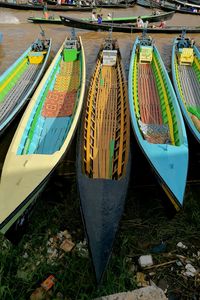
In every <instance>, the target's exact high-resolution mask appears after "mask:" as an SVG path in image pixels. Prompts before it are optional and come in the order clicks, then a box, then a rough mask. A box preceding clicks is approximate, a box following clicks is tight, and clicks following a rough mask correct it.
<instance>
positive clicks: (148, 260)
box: [138, 255, 153, 268]
mask: <svg viewBox="0 0 200 300" xmlns="http://www.w3.org/2000/svg"><path fill="white" fill-rule="evenodd" d="M138 262H139V264H140V266H141V267H142V268H144V267H149V266H152V265H153V258H152V256H151V255H142V256H140V257H139V259H138Z"/></svg>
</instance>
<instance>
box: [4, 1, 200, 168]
mask: <svg viewBox="0 0 200 300" xmlns="http://www.w3.org/2000/svg"><path fill="white" fill-rule="evenodd" d="M101 12H102V13H103V15H104V16H106V15H107V14H108V12H111V11H110V10H108V9H107V10H106V9H103V10H102V11H101ZM49 14H50V15H54V16H56V15H59V14H62V15H68V16H73V17H89V16H90V15H91V13H90V12H84V13H81V12H76V13H72V12H69V13H68V12H66V13H63V12H49ZM113 14H114V16H115V17H118V16H131V15H135V16H138V15H145V14H151V10H150V9H146V8H142V7H140V6H137V5H136V6H135V7H134V8H128V9H116V10H113ZM42 15H43V14H42V11H41V12H40V11H38V12H37V11H19V10H13V9H5V8H0V31H1V32H2V33H3V43H2V44H1V45H0V74H2V73H3V71H5V70H6V69H7V68H8V67H9V66H10V65H11V64H12V63H13V62H14V61H15V60H16V59H17V58H18V57H19V56H20V55H21V54H22V53H23V52H24V51H25V49H27V47H28V46H29V45H30V44H31V43H32V42H33V41H34V40H35V39H36V38H37V37H38V36H39V33H40V31H41V28H40V26H39V25H37V24H32V23H28V22H27V18H28V17H30V16H42ZM167 24H168V25H182V26H197V25H200V16H192V15H183V14H175V15H174V17H173V18H172V19H171V20H169V21H167ZM42 28H43V29H44V30H45V34H46V36H48V37H51V38H52V39H53V45H52V53H51V57H52V58H53V56H54V55H55V53H56V51H57V50H58V49H59V48H60V45H61V44H62V42H63V40H64V38H65V37H66V35H67V33H69V32H70V28H68V27H64V26H62V25H50V24H46V25H42ZM77 32H78V33H79V34H80V35H81V37H82V40H83V44H84V48H85V54H86V63H87V82H88V81H89V78H90V76H91V71H92V69H93V66H94V63H95V59H96V55H97V52H98V50H99V45H100V44H101V42H102V40H103V38H105V37H106V36H107V33H105V32H91V31H85V30H77ZM175 36H176V35H175V34H174V35H173V34H171V35H166V34H165V35H164V34H163V35H162V34H155V35H153V34H152V37H153V38H154V39H155V42H156V44H157V46H158V49H159V50H160V53H161V56H162V58H163V60H164V62H165V65H166V67H167V69H168V70H169V71H170V58H171V45H172V41H173V38H174V37H175ZM191 36H193V38H194V39H195V40H196V41H197V45H199V46H200V34H193V35H191ZM113 37H114V38H117V39H118V43H119V46H120V49H121V53H122V58H123V62H124V65H125V68H126V70H128V63H129V58H130V50H131V47H132V44H133V41H134V40H135V37H136V34H126V33H113ZM18 122H19V118H18V119H17V120H15V122H14V124H13V125H12V126H11V127H10V128H9V129H8V130H7V131H6V133H5V134H4V136H3V137H1V138H0V170H1V166H2V164H3V161H4V157H5V154H6V151H7V148H8V146H9V144H10V141H11V139H12V136H13V134H14V131H15V129H16V127H17V123H18Z"/></svg>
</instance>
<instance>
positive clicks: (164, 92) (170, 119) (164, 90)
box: [153, 56, 175, 145]
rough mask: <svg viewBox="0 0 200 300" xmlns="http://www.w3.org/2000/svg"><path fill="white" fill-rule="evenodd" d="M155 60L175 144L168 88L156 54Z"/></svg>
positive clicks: (172, 140)
mask: <svg viewBox="0 0 200 300" xmlns="http://www.w3.org/2000/svg"><path fill="white" fill-rule="evenodd" d="M153 60H154V63H155V67H156V70H157V72H158V76H159V79H160V83H161V87H162V91H163V95H164V101H165V107H166V112H167V119H168V123H169V131H170V137H171V142H172V145H175V141H174V129H173V121H172V116H171V111H170V108H169V102H168V97H167V93H166V89H165V86H164V83H163V79H162V75H161V72H160V69H159V67H158V63H157V61H156V59H155V56H153Z"/></svg>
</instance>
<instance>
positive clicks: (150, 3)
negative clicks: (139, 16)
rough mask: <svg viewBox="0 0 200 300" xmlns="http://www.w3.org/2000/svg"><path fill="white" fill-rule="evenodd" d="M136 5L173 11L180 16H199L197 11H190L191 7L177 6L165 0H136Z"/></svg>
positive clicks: (199, 13)
mask: <svg viewBox="0 0 200 300" xmlns="http://www.w3.org/2000/svg"><path fill="white" fill-rule="evenodd" d="M137 4H138V5H141V6H143V7H150V8H159V9H162V10H165V11H172V10H173V11H175V12H178V13H181V14H192V15H200V12H199V10H198V9H192V7H187V6H185V5H182V4H178V3H175V2H170V1H167V0H164V1H162V0H158V1H156V0H137Z"/></svg>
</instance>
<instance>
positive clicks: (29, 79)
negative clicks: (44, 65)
mask: <svg viewBox="0 0 200 300" xmlns="http://www.w3.org/2000/svg"><path fill="white" fill-rule="evenodd" d="M40 69H41V66H40V65H36V64H30V65H29V67H28V69H27V70H26V71H25V72H24V74H23V75H22V77H21V78H20V80H18V82H17V83H16V84H15V85H14V87H13V88H12V89H11V90H10V91H9V93H8V94H7V96H6V97H5V99H4V101H3V102H2V103H1V104H0V119H1V122H2V121H3V120H4V119H5V118H6V117H7V115H8V114H9V112H10V111H11V110H12V109H13V108H14V107H15V106H16V105H17V104H18V103H19V102H20V101H21V100H22V99H23V98H24V97H25V96H26V93H27V90H28V89H29V88H30V87H31V86H32V84H33V82H34V80H35V78H36V76H37V74H38V72H39V70H40Z"/></svg>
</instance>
